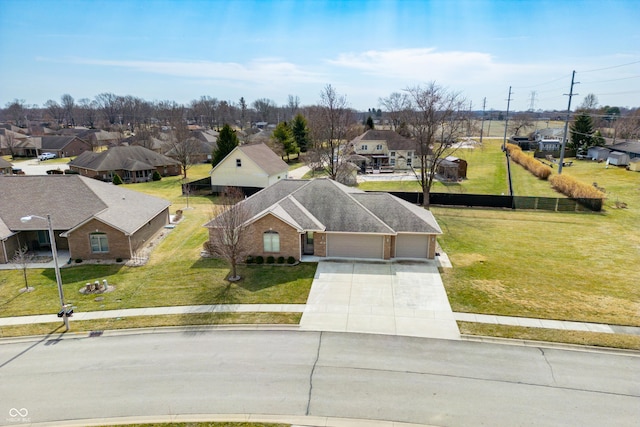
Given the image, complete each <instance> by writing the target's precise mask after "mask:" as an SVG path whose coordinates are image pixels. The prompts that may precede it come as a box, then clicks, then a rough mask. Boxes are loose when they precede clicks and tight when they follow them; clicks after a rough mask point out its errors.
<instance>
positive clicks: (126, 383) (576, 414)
mask: <svg viewBox="0 0 640 427" xmlns="http://www.w3.org/2000/svg"><path fill="white" fill-rule="evenodd" d="M23 408H24V409H27V410H28V420H26V421H29V422H31V423H44V422H53V423H56V422H58V423H61V422H62V421H64V420H89V419H96V418H103V417H105V418H110V417H130V416H166V415H176V414H236V413H238V414H281V415H298V416H304V415H311V416H319V417H324V416H329V417H343V418H362V419H371V420H387V421H403V422H411V423H421V424H431V425H439V426H440V425H443V426H444V425H446V426H469V425H491V426H519V425H532V426H558V425H579V426H602V425H620V426H622V425H634V424H635V423H637V421H638V419H640V357H638V355H634V354H616V353H606V352H586V351H572V350H562V349H551V348H544V349H543V348H536V347H521V346H510V345H498V344H489V343H478V342H469V341H447V340H437V339H422V338H410V337H399V336H382V335H359V334H347V333H327V332H300V331H273V330H272V331H224V330H217V331H216V330H205V331H201V332H198V331H196V330H192V331H189V330H187V331H171V330H169V331H163V332H162V333H146V334H143V333H140V334H138V333H124V334H113V335H105V336H99V337H89V336H75V337H74V336H67V337H65V338H64V339H62V340H55V339H42V340H40V341H36V340H33V341H14V342H11V341H7V342H4V343H1V344H0V425H14V426H15V425H19V424H21V423H22V420H18V418H16V412H17V410H22V409H23ZM10 414H13V415H14V417H13V418H12V417H11V416H10ZM17 417H19V415H17ZM22 425H24V424H22Z"/></svg>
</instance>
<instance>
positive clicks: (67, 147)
mask: <svg viewBox="0 0 640 427" xmlns="http://www.w3.org/2000/svg"><path fill="white" fill-rule="evenodd" d="M31 140H32V141H33V143H34V145H35V146H36V148H37V149H38V154H40V153H53V154H55V155H56V156H58V157H72V156H79V155H80V154H82V153H84V152H85V151H91V150H92V148H91V144H89V143H88V142H87V141H85V140H83V139H81V138H78V137H77V136H56V135H50V136H38V137H34V138H32V139H31Z"/></svg>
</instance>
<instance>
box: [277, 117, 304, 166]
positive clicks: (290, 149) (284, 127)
mask: <svg viewBox="0 0 640 427" xmlns="http://www.w3.org/2000/svg"><path fill="white" fill-rule="evenodd" d="M272 138H273V140H274V141H275V142H276V144H280V145H282V147H283V148H284V153H285V154H286V155H287V162H288V161H289V156H290V155H291V154H298V153H299V152H300V148H298V145H297V144H296V141H295V139H294V137H293V131H292V130H291V128H290V127H289V124H288V123H287V122H280V123H278V126H276V128H275V130H274V131H273V136H272Z"/></svg>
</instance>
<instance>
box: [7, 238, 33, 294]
mask: <svg viewBox="0 0 640 427" xmlns="http://www.w3.org/2000/svg"><path fill="white" fill-rule="evenodd" d="M12 262H13V263H14V264H15V265H16V266H17V267H18V268H19V269H20V270H22V277H23V278H24V292H30V291H32V290H33V288H30V287H29V281H28V279H27V270H28V268H29V264H30V263H31V262H33V255H32V254H31V253H30V252H29V248H28V247H27V245H24V246H22V245H21V244H20V239H18V249H16V250H15V254H14V255H13V258H12Z"/></svg>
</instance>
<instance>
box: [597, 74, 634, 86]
mask: <svg viewBox="0 0 640 427" xmlns="http://www.w3.org/2000/svg"><path fill="white" fill-rule="evenodd" d="M637 78H640V74H638V75H637V76H631V77H621V78H619V79H609V80H594V81H586V82H584V83H585V84H587V83H589V84H597V83H607V82H618V81H620V80H631V79H637Z"/></svg>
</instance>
